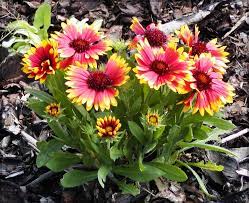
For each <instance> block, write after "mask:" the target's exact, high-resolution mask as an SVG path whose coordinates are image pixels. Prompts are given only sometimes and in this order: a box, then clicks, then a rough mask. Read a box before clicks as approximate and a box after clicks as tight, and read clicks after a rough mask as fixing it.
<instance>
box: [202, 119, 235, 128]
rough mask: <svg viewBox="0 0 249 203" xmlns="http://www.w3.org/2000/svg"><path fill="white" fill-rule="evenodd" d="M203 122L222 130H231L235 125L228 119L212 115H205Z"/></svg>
mask: <svg viewBox="0 0 249 203" xmlns="http://www.w3.org/2000/svg"><path fill="white" fill-rule="evenodd" d="M204 123H206V124H208V125H212V126H215V127H217V128H220V129H222V130H232V129H234V128H235V125H234V124H233V123H231V122H230V121H227V120H224V119H222V118H218V117H214V116H208V117H206V118H205V120H204Z"/></svg>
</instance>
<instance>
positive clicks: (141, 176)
mask: <svg viewBox="0 0 249 203" xmlns="http://www.w3.org/2000/svg"><path fill="white" fill-rule="evenodd" d="M143 166H144V169H143V171H141V170H140V169H139V166H137V165H123V166H116V167H115V168H113V171H114V173H116V174H118V175H122V176H125V177H128V178H130V179H132V180H135V181H141V182H148V181H151V180H154V179H155V178H158V177H160V176H163V175H164V174H165V172H163V171H162V170H160V169H158V168H155V167H153V166H150V165H148V164H143Z"/></svg>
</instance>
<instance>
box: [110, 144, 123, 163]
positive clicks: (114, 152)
mask: <svg viewBox="0 0 249 203" xmlns="http://www.w3.org/2000/svg"><path fill="white" fill-rule="evenodd" d="M122 156H123V152H122V150H121V149H118V147H117V146H115V145H114V146H112V147H111V149H110V157H111V159H112V160H113V161H115V160H117V159H118V158H120V157H122Z"/></svg>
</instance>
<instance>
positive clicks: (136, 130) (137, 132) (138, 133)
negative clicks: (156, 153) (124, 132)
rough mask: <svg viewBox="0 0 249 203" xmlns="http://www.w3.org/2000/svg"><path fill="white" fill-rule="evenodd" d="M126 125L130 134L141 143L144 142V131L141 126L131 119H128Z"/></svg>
mask: <svg viewBox="0 0 249 203" xmlns="http://www.w3.org/2000/svg"><path fill="white" fill-rule="evenodd" d="M128 126H129V129H130V131H131V133H132V135H134V136H135V137H136V138H137V140H138V141H139V142H140V143H141V144H143V143H145V138H144V131H143V130H142V128H140V126H139V125H138V124H136V123H135V122H133V121H128Z"/></svg>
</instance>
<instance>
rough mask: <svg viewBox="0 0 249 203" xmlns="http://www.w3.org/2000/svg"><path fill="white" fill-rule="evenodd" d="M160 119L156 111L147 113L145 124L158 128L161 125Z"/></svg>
mask: <svg viewBox="0 0 249 203" xmlns="http://www.w3.org/2000/svg"><path fill="white" fill-rule="evenodd" d="M161 122H162V118H161V116H160V115H159V114H158V112H157V111H153V112H152V111H150V110H149V111H148V113H147V114H146V124H147V125H149V126H153V127H159V126H160V125H161Z"/></svg>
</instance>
